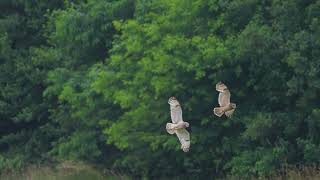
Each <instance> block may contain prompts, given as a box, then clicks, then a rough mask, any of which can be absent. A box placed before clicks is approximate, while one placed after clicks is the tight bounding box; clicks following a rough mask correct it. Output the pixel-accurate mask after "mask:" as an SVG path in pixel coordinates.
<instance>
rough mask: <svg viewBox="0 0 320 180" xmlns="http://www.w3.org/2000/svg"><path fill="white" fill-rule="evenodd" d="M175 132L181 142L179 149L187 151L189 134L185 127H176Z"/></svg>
mask: <svg viewBox="0 0 320 180" xmlns="http://www.w3.org/2000/svg"><path fill="white" fill-rule="evenodd" d="M176 134H177V136H178V139H179V141H180V143H181V149H182V150H183V151H184V152H188V151H189V148H190V134H189V132H188V131H187V130H186V129H184V128H183V129H178V130H176Z"/></svg>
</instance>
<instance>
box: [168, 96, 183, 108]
mask: <svg viewBox="0 0 320 180" xmlns="http://www.w3.org/2000/svg"><path fill="white" fill-rule="evenodd" d="M168 103H169V104H170V106H180V103H179V101H178V100H177V99H176V98H175V97H170V98H169V100H168Z"/></svg>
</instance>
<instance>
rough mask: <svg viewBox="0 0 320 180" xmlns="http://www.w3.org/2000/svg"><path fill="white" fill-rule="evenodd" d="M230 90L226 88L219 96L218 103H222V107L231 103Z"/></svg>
mask: <svg viewBox="0 0 320 180" xmlns="http://www.w3.org/2000/svg"><path fill="white" fill-rule="evenodd" d="M230 97H231V94H230V91H229V90H225V91H223V92H220V93H219V98H218V103H219V105H220V107H224V106H227V105H229V104H230Z"/></svg>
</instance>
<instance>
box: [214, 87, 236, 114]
mask: <svg viewBox="0 0 320 180" xmlns="http://www.w3.org/2000/svg"><path fill="white" fill-rule="evenodd" d="M216 90H217V91H219V92H220V93H219V98H218V103H219V105H220V107H216V108H214V109H213V112H214V114H215V115H217V116H219V117H221V116H222V115H223V114H225V115H226V116H227V117H231V115H232V114H233V112H234V111H235V108H236V104H235V103H230V97H231V94H230V91H229V90H228V87H227V86H226V85H225V84H223V83H222V82H219V83H217V84H216Z"/></svg>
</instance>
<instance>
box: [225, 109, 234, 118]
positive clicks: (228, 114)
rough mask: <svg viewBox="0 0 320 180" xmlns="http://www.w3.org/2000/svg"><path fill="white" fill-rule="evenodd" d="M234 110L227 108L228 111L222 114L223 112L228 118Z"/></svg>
mask: <svg viewBox="0 0 320 180" xmlns="http://www.w3.org/2000/svg"><path fill="white" fill-rule="evenodd" d="M234 110H235V109H231V110H229V111H226V112H225V113H224V114H225V115H226V116H227V117H228V118H231V116H232V114H233V112H234Z"/></svg>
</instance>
